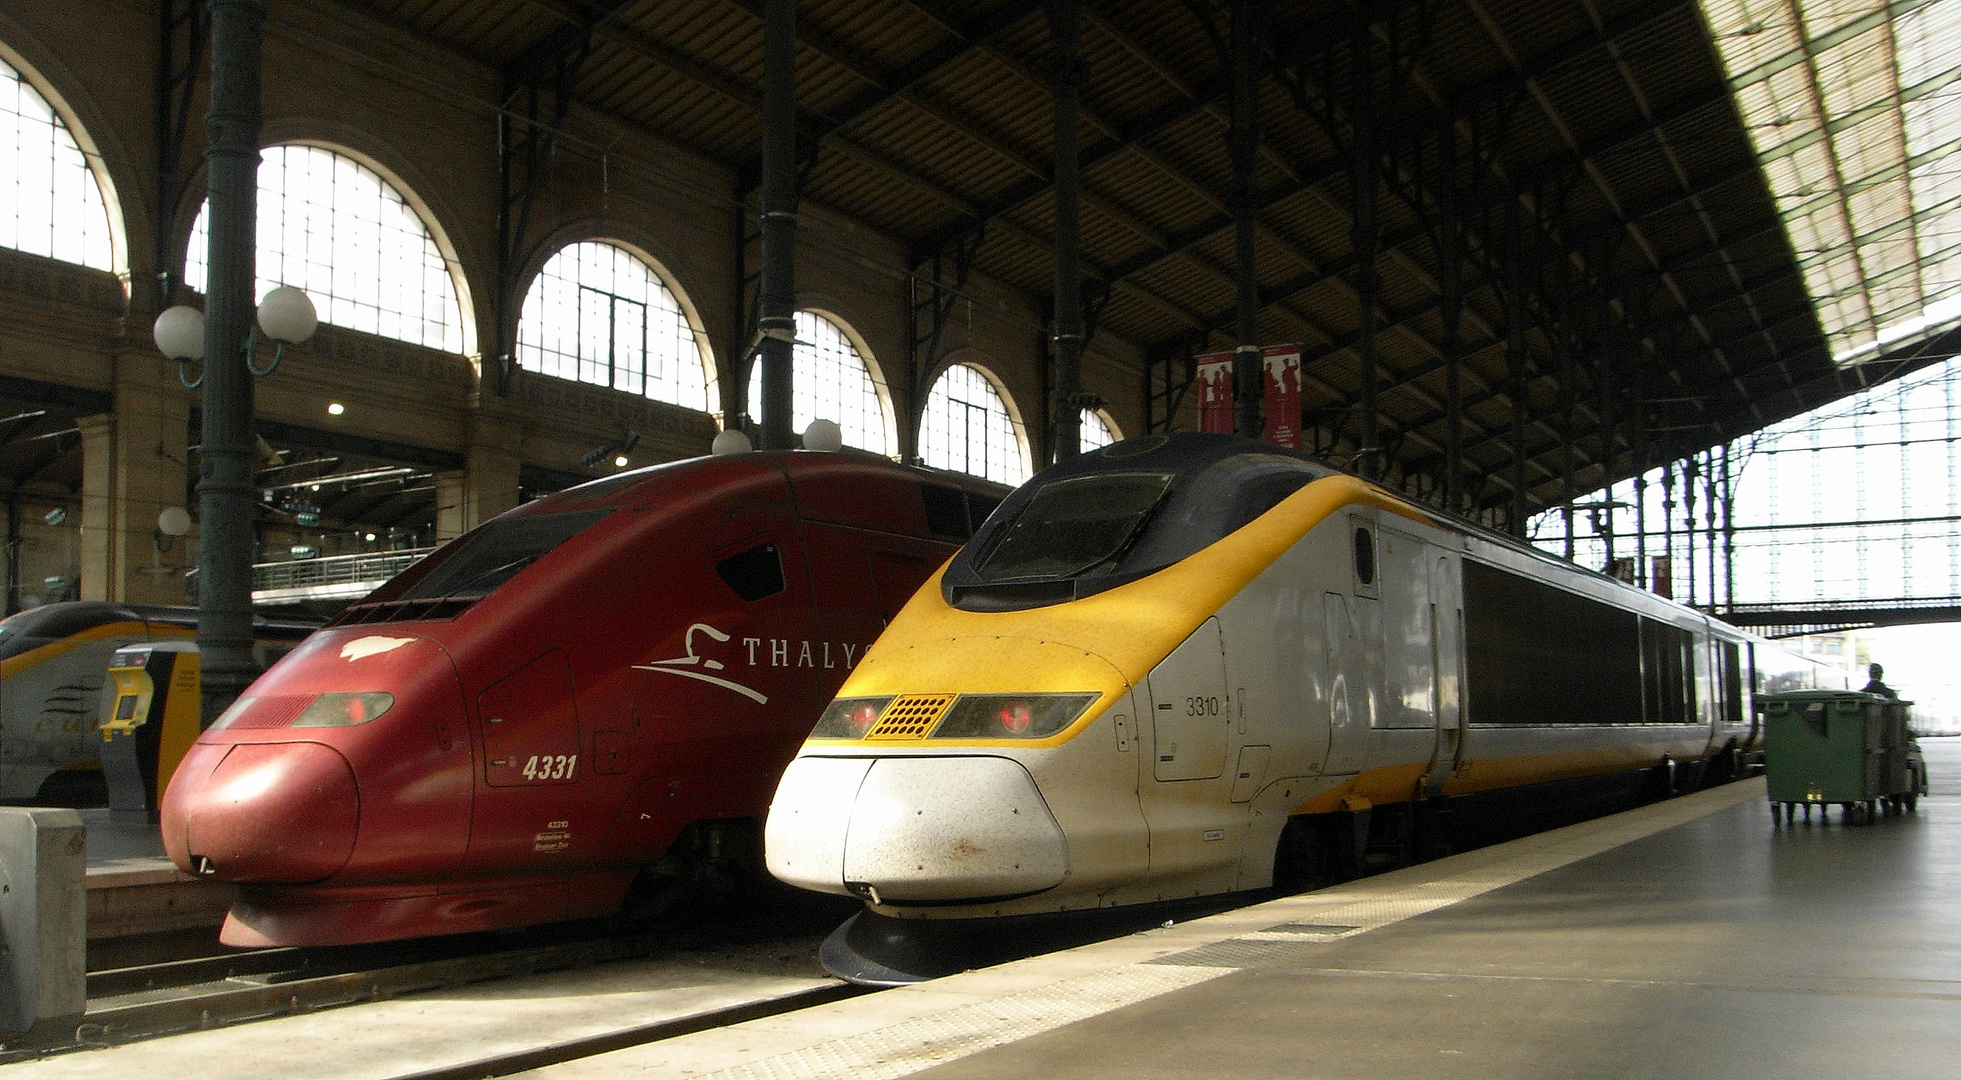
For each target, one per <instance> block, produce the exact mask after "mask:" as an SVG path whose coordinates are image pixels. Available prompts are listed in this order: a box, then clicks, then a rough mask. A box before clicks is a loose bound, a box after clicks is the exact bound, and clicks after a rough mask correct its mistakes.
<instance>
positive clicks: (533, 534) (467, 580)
mask: <svg viewBox="0 0 1961 1080" xmlns="http://www.w3.org/2000/svg"><path fill="white" fill-rule="evenodd" d="M612 512H613V508H612V507H607V508H605V509H601V510H578V511H574V512H572V513H567V514H524V515H520V516H517V517H505V518H497V519H495V520H493V521H490V522H487V523H485V524H484V525H483V526H482V527H480V528H479V529H477V531H476V533H475V534H473V535H472V536H471V537H470V539H468V540H467V541H465V542H464V543H462V544H460V545H458V547H457V548H456V552H455V554H453V555H449V556H447V557H445V558H444V559H443V561H442V562H440V563H437V564H436V565H434V566H432V567H430V568H429V569H428V570H427V571H426V572H425V573H423V575H422V577H421V580H419V581H417V582H416V583H415V584H413V585H411V586H409V588H408V590H407V591H405V592H403V593H402V594H401V595H400V596H397V597H383V599H393V600H434V599H440V598H444V597H459V598H476V597H481V596H488V595H489V594H490V592H491V590H493V589H495V588H497V587H498V586H499V585H502V584H503V583H505V582H506V581H509V580H510V579H511V578H513V577H516V576H517V573H518V571H520V570H523V569H524V568H525V567H527V566H530V565H531V564H532V563H534V562H537V561H538V560H539V559H542V558H544V557H545V556H546V555H547V554H549V553H550V552H551V551H552V549H554V548H556V547H558V546H559V545H560V544H563V543H565V542H566V541H567V540H570V539H572V538H573V537H574V536H577V535H578V534H580V533H581V532H584V531H585V530H586V529H587V528H589V527H591V526H592V525H593V523H595V522H597V521H598V520H599V519H601V518H603V517H605V516H606V515H608V514H610V513H612Z"/></svg>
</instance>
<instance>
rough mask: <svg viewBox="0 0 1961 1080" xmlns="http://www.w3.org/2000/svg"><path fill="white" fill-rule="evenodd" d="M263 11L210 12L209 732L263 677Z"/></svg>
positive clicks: (204, 559)
mask: <svg viewBox="0 0 1961 1080" xmlns="http://www.w3.org/2000/svg"><path fill="white" fill-rule="evenodd" d="M265 20H266V9H265V5H264V4H263V3H261V2H260V0H211V109H210V111H209V112H208V113H206V114H205V125H206V128H207V130H208V133H209V140H210V142H209V146H208V148H207V149H206V150H205V152H204V157H205V162H206V171H207V172H208V173H209V175H210V195H209V197H210V218H209V221H210V228H211V249H210V265H211V275H210V281H209V283H208V284H207V285H206V288H205V303H204V319H205V322H204V357H205V359H204V397H203V416H204V430H203V433H202V438H201V441H200V445H199V447H198V484H197V497H198V510H199V517H200V530H199V541H198V593H199V595H198V616H197V644H198V652H199V653H201V654H202V656H201V661H202V669H203V691H204V697H203V712H204V723H205V724H206V725H207V726H208V725H209V724H210V723H211V722H212V721H213V720H215V719H217V717H218V714H219V713H221V712H223V711H224V710H225V709H226V708H228V707H229V706H230V705H231V703H232V700H233V699H234V698H236V697H237V696H238V695H239V693H240V692H241V691H243V690H244V689H245V688H246V687H247V686H249V685H250V684H251V682H252V680H253V679H254V678H255V677H257V675H258V673H259V667H258V664H257V663H255V662H254V661H253V659H252V548H253V524H252V516H253V513H254V503H255V502H256V499H257V496H258V485H257V484H255V483H254V478H253V475H252V466H253V458H254V447H255V439H254V438H253V430H252V376H251V373H250V372H248V371H247V370H246V357H245V343H246V341H247V339H248V338H249V337H250V335H251V334H252V300H253V296H252V290H253V278H254V257H255V246H254V242H255V240H256V233H257V226H258V189H259V54H260V46H261V36H262V33H263V31H264V29H265Z"/></svg>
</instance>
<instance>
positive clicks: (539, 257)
mask: <svg viewBox="0 0 1961 1080" xmlns="http://www.w3.org/2000/svg"><path fill="white" fill-rule="evenodd" d="M620 231H621V230H616V229H608V228H604V227H601V226H599V225H598V224H596V223H583V224H579V225H568V226H566V227H564V228H561V229H559V230H558V231H557V232H556V233H555V234H554V236H553V237H552V239H551V240H550V241H548V242H547V243H545V244H541V245H539V246H538V248H537V249H536V250H535V251H534V252H533V254H532V257H531V260H530V263H529V265H528V266H527V267H526V269H525V274H524V277H523V279H522V280H523V286H522V288H521V289H520V290H519V296H518V325H517V326H515V327H513V328H512V335H513V336H512V340H513V341H515V342H516V343H517V346H518V348H519V349H520V350H522V349H523V348H524V347H525V339H524V336H523V328H524V314H523V313H524V310H525V309H526V308H527V307H528V306H529V305H530V302H531V298H532V295H533V293H534V291H535V290H536V289H537V287H538V284H539V278H540V276H541V275H542V274H543V273H544V272H545V268H546V267H547V266H549V265H551V263H552V262H553V260H555V259H557V258H558V257H559V256H560V255H562V254H564V253H565V252H566V251H568V250H569V249H571V248H572V247H574V246H576V245H579V244H597V245H604V246H606V247H610V248H613V249H615V250H617V251H619V252H622V253H624V254H625V255H627V256H628V257H630V258H631V259H633V260H634V261H635V262H636V263H638V264H639V265H641V266H643V267H645V268H646V270H647V272H648V276H649V278H650V279H651V280H652V282H653V283H654V284H656V285H658V286H659V288H660V289H661V290H662V291H663V292H664V293H665V294H666V295H667V296H668V297H669V298H670V299H672V300H673V302H674V305H675V308H676V314H677V315H678V316H679V318H680V320H681V324H682V326H683V327H685V329H686V331H687V334H688V337H689V339H690V340H691V342H692V344H693V347H694V349H695V351H696V357H697V360H698V365H699V368H700V374H701V393H702V401H701V403H700V404H699V405H697V404H695V403H692V402H677V401H671V400H670V399H668V398H659V397H655V395H654V394H652V393H651V392H649V393H647V395H646V396H648V397H650V398H654V399H655V400H660V401H668V403H669V404H676V405H682V406H683V407H686V408H699V409H700V410H701V411H703V412H706V413H708V414H709V415H710V416H712V417H717V418H718V419H719V416H720V414H721V411H722V401H721V384H720V379H719V368H718V365H717V363H716V358H715V350H714V345H713V343H712V342H711V341H710V339H709V335H708V330H707V328H706V325H705V324H704V323H703V321H702V318H701V312H700V310H699V309H698V308H697V307H696V306H695V303H694V300H693V299H692V298H691V296H690V295H689V293H688V290H687V289H686V288H685V287H684V286H682V284H681V282H680V280H679V279H678V278H677V277H676V275H675V274H674V273H673V272H672V271H670V270H669V269H668V268H667V266H666V265H665V264H664V263H663V262H662V260H660V259H659V258H656V257H655V256H654V255H653V253H652V252H650V251H648V250H647V248H646V247H645V246H644V245H642V244H640V243H638V242H636V241H634V240H631V239H627V238H625V237H622V236H619V235H617V234H618V232H620ZM519 366H520V367H522V366H524V365H523V364H522V363H520V364H519ZM580 381H590V380H585V379H581V380H580Z"/></svg>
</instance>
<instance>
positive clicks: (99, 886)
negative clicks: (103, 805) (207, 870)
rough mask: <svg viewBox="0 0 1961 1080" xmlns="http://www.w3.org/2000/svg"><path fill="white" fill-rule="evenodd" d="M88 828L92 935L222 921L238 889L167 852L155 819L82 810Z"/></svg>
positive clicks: (94, 938) (183, 927) (118, 935)
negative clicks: (194, 871)
mask: <svg viewBox="0 0 1961 1080" xmlns="http://www.w3.org/2000/svg"><path fill="white" fill-rule="evenodd" d="M80 813H81V815H82V825H83V827H84V828H86V829H87V830H88V831H87V844H88V856H87V858H88V871H87V876H86V879H85V881H86V884H87V887H88V937H89V940H90V941H101V940H104V939H108V938H123V937H134V936H138V935H143V934H158V933H167V932H169V931H173V930H188V929H193V928H197V927H206V926H217V925H218V924H219V923H222V922H224V921H225V912H226V910H227V909H229V908H230V907H231V901H232V895H233V892H234V889H233V887H232V886H231V885H228V884H224V883H222V882H215V881H199V880H198V879H196V878H194V877H191V876H190V875H189V874H185V873H183V872H182V871H180V870H178V869H177V867H176V866H175V865H173V864H172V863H171V861H170V860H169V859H166V858H164V855H163V838H162V836H161V835H159V834H158V832H157V826H156V825H154V824H145V823H133V822H126V821H111V820H110V817H109V811H108V810H106V809H92V810H83V811H80Z"/></svg>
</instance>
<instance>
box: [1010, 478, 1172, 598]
mask: <svg viewBox="0 0 1961 1080" xmlns="http://www.w3.org/2000/svg"><path fill="white" fill-rule="evenodd" d="M1171 480H1172V474H1170V473H1141V472H1140V473H1105V474H1103V475H1100V476H1079V477H1073V478H1071V479H1068V480H1059V481H1057V482H1055V483H1052V484H1047V485H1044V486H1043V487H1042V489H1041V490H1040V491H1037V492H1036V493H1035V495H1034V497H1033V498H1031V499H1029V500H1028V505H1027V506H1026V507H1024V508H1023V509H1022V511H1021V513H1020V514H1019V515H1018V516H1017V517H1016V518H1015V521H1014V523H1013V524H1012V525H1010V526H1008V528H1007V531H1006V532H1005V533H1004V534H1003V535H1002V536H1001V538H1000V540H999V541H997V542H996V543H995V545H994V549H993V550H992V551H989V552H988V553H987V554H986V555H985V556H984V557H983V558H982V559H981V560H980V564H979V566H978V567H977V568H976V569H977V570H978V571H979V574H980V578H981V580H983V581H1008V580H1013V579H1017V578H1071V577H1078V576H1081V575H1084V574H1088V573H1091V572H1092V571H1095V570H1097V569H1098V568H1100V567H1101V568H1108V567H1113V566H1115V565H1116V563H1117V562H1118V561H1119V560H1121V559H1122V558H1123V556H1124V555H1125V553H1127V552H1128V551H1129V550H1130V548H1131V546H1132V545H1133V544H1134V543H1136V540H1137V537H1138V536H1139V535H1141V534H1142V533H1143V531H1144V526H1145V525H1146V524H1147V523H1149V521H1150V519H1151V514H1152V513H1153V512H1154V511H1155V510H1156V509H1157V508H1158V505H1159V504H1160V503H1162V502H1163V501H1164V496H1165V493H1166V492H1167V491H1168V490H1170V488H1171Z"/></svg>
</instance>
